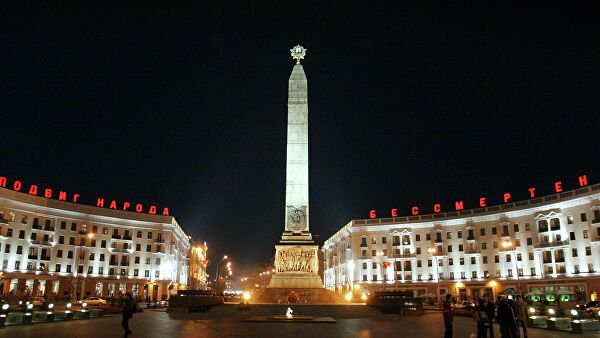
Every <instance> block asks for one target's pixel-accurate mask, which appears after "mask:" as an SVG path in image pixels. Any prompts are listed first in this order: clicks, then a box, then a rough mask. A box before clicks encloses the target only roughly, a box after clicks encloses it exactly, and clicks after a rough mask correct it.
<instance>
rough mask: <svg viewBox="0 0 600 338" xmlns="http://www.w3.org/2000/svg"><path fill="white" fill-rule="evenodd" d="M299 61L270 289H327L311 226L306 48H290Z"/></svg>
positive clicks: (290, 94)
mask: <svg viewBox="0 0 600 338" xmlns="http://www.w3.org/2000/svg"><path fill="white" fill-rule="evenodd" d="M290 52H291V53H292V58H294V59H295V60H296V64H295V65H294V68H293V69H292V74H291V75H290V79H289V82H288V121H287V160H286V179H285V226H284V229H285V230H284V231H283V234H282V236H281V241H280V242H279V243H280V244H279V245H275V275H274V276H273V277H272V278H271V282H270V283H269V288H323V282H322V281H321V278H320V277H319V259H318V256H317V250H318V249H319V247H318V246H317V245H314V241H313V239H312V235H311V233H310V230H309V227H308V224H309V223H308V219H309V218H308V216H309V207H308V87H307V81H306V75H305V74H304V68H303V67H302V65H301V64H300V60H302V59H304V56H305V55H306V49H305V48H304V47H302V46H300V45H297V46H295V47H294V48H292V49H290Z"/></svg>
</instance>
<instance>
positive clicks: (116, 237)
mask: <svg viewBox="0 0 600 338" xmlns="http://www.w3.org/2000/svg"><path fill="white" fill-rule="evenodd" d="M112 239H121V235H112Z"/></svg>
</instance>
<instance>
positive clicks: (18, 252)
mask: <svg viewBox="0 0 600 338" xmlns="http://www.w3.org/2000/svg"><path fill="white" fill-rule="evenodd" d="M20 254H23V247H22V246H20V245H18V246H17V255H20Z"/></svg>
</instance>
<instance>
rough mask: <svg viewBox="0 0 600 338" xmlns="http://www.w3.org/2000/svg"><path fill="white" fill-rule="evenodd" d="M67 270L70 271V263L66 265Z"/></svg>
mask: <svg viewBox="0 0 600 338" xmlns="http://www.w3.org/2000/svg"><path fill="white" fill-rule="evenodd" d="M67 272H71V264H68V265H67Z"/></svg>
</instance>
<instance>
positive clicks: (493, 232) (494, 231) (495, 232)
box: [492, 227, 498, 235]
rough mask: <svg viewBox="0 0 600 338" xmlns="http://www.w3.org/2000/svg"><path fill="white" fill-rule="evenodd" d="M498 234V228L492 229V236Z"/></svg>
mask: <svg viewBox="0 0 600 338" xmlns="http://www.w3.org/2000/svg"><path fill="white" fill-rule="evenodd" d="M496 234H498V230H497V229H496V227H493V228H492V235H496Z"/></svg>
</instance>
